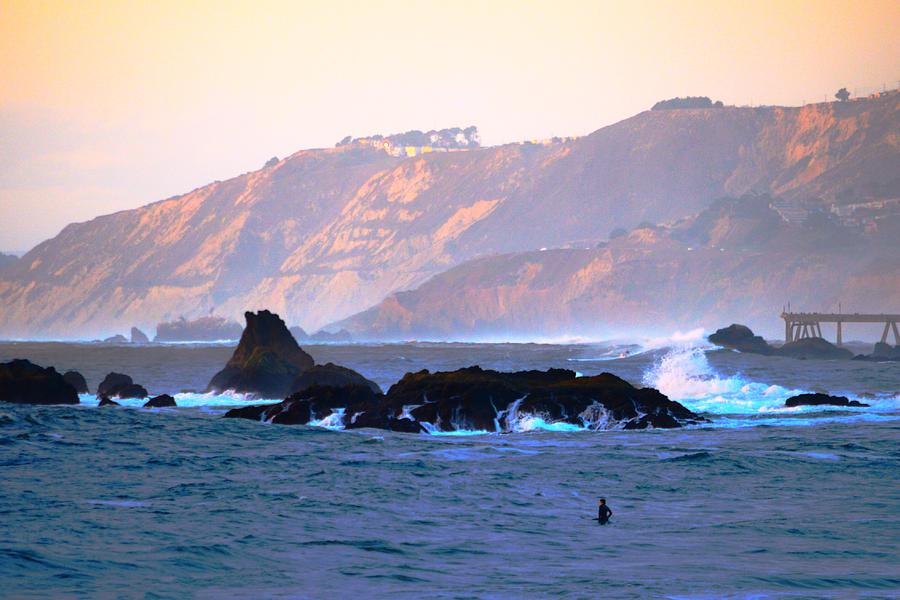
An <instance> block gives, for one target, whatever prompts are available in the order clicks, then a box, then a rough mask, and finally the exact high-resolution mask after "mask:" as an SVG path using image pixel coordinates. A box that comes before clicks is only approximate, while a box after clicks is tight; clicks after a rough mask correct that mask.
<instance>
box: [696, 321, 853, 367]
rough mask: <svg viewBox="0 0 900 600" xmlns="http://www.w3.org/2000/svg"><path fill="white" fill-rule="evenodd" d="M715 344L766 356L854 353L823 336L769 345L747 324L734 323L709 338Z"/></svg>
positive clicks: (836, 356)
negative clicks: (774, 345)
mask: <svg viewBox="0 0 900 600" xmlns="http://www.w3.org/2000/svg"><path fill="white" fill-rule="evenodd" d="M707 339H708V340H709V341H710V342H712V343H713V344H716V345H717V346H722V347H723V348H731V349H733V350H739V351H741V352H747V353H750V354H762V355H765V356H785V357H788V358H803V359H807V358H809V359H824V360H847V359H851V358H853V353H852V352H851V351H849V350H847V349H846V348H841V347H839V346H835V345H834V344H832V343H831V342H829V341H828V340H825V339H823V338H819V337H814V338H802V339H799V340H796V341H793V342H788V343H787V344H784V345H782V346H780V347H777V348H776V347H773V346H771V345H769V344H768V343H767V342H766V341H765V340H764V339H762V338H761V337H760V336H758V335H754V333H753V331H752V330H751V329H750V328H749V327H747V326H746V325H738V324H732V325H729V326H728V327H725V328H722V329H719V330H717V331H716V332H715V333H713V334H712V335H710V336H709V337H708V338H707Z"/></svg>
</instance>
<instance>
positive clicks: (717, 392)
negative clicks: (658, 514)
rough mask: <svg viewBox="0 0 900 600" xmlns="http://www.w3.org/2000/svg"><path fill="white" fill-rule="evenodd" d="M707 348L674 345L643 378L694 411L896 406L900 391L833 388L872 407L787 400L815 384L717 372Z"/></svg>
mask: <svg viewBox="0 0 900 600" xmlns="http://www.w3.org/2000/svg"><path fill="white" fill-rule="evenodd" d="M706 350H707V348H703V347H697V346H689V347H681V348H673V349H671V350H669V352H667V353H666V354H664V355H663V356H662V357H661V358H660V359H659V360H658V361H657V362H656V363H655V364H654V365H653V366H651V367H650V368H649V369H648V370H647V371H646V372H645V373H644V376H643V383H644V384H646V385H649V386H651V387H655V388H656V389H658V390H659V391H660V392H662V393H663V394H665V395H666V396H668V397H669V398H671V399H672V400H676V401H678V402H680V403H681V404H683V405H685V406H686V407H687V408H689V409H691V410H692V411H694V412H702V413H708V414H714V415H770V416H790V415H794V414H797V413H813V412H814V413H821V412H828V411H834V410H840V411H849V412H872V411H897V410H900V397H898V396H893V395H892V396H881V397H876V398H859V397H856V396H855V395H853V394H844V393H841V392H837V391H835V392H832V393H836V394H839V395H842V396H847V397H849V398H850V399H851V400H859V401H860V402H863V403H865V404H869V405H871V406H870V407H868V408H851V407H827V406H826V407H823V406H797V407H786V406H784V402H785V400H787V399H788V398H790V397H791V396H796V395H797V394H803V393H808V392H810V391H811V390H806V389H796V388H787V387H783V386H780V385H774V384H769V383H763V382H757V381H751V380H749V379H746V378H745V377H743V376H742V375H740V374H735V375H732V376H730V377H727V376H723V375H721V374H719V373H718V372H716V370H715V369H713V367H712V366H711V365H710V364H709V361H708V360H707V358H706Z"/></svg>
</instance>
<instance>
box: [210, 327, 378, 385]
mask: <svg viewBox="0 0 900 600" xmlns="http://www.w3.org/2000/svg"><path fill="white" fill-rule="evenodd" d="M244 317H245V318H246V319H247V326H246V327H245V328H244V332H243V334H242V335H241V341H240V342H239V343H238V347H237V348H236V349H235V351H234V354H233V355H232V356H231V359H230V360H229V361H228V363H227V364H226V365H225V368H224V369H222V370H221V371H219V372H218V373H216V374H215V375H214V376H213V378H212V380H210V382H209V386H207V391H216V392H223V391H226V390H234V391H236V392H241V393H246V394H254V395H256V396H258V397H261V398H284V397H286V396H289V395H290V394H293V393H294V392H298V391H302V390H304V389H306V388H309V387H311V386H316V385H319V386H321V385H327V386H335V387H344V386H349V385H360V386H364V387H368V388H370V389H371V390H372V391H373V393H381V389H380V388H379V387H378V386H377V385H376V384H375V383H373V382H371V381H369V380H368V379H366V378H365V377H363V376H362V375H360V374H359V373H357V372H356V371H353V370H352V369H348V368H347V367H342V366H339V365H335V364H332V363H328V364H326V365H316V364H315V362H314V361H313V358H312V357H311V356H310V355H309V354H307V353H306V352H304V351H303V349H302V348H301V347H300V346H299V344H297V341H296V340H295V339H294V337H293V336H292V335H291V332H290V331H289V330H288V328H287V326H286V325H285V323H284V321H283V320H281V317H279V316H278V315H276V314H274V313H271V312H269V311H268V310H261V311H259V312H258V313H252V312H247V313H245V314H244Z"/></svg>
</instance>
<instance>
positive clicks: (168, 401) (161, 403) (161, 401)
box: [144, 394, 177, 408]
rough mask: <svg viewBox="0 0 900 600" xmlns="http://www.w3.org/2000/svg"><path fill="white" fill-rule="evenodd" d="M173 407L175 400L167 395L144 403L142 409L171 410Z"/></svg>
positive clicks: (155, 397)
mask: <svg viewBox="0 0 900 600" xmlns="http://www.w3.org/2000/svg"><path fill="white" fill-rule="evenodd" d="M175 406H177V404H175V398H173V397H172V396H170V395H168V394H160V395H159V396H154V397H153V398H150V399H149V400H147V402H145V403H144V408H172V407H175Z"/></svg>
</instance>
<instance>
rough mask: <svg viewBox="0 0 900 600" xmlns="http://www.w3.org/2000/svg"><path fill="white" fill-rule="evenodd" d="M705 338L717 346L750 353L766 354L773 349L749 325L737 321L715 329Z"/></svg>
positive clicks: (772, 351)
mask: <svg viewBox="0 0 900 600" xmlns="http://www.w3.org/2000/svg"><path fill="white" fill-rule="evenodd" d="M706 339H708V340H709V341H710V342H711V343H713V344H715V345H717V346H722V347H723V348H731V349H732V350H738V351H739V352H748V353H751V354H765V355H768V354H773V353H774V350H775V349H774V348H772V346H770V345H769V344H768V343H767V342H766V340H764V339H762V338H761V337H760V336H758V335H754V334H753V331H752V330H751V329H750V328H749V327H747V326H746V325H739V324H737V323H733V324H731V325H729V326H728V327H723V328H722V329H717V330H716V332H715V333H713V334H712V335H710V336H709V337H708V338H706Z"/></svg>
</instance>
